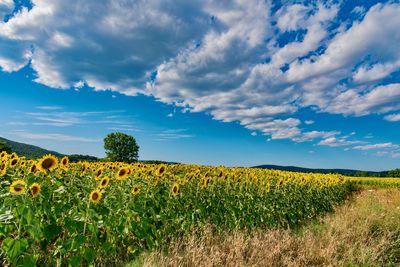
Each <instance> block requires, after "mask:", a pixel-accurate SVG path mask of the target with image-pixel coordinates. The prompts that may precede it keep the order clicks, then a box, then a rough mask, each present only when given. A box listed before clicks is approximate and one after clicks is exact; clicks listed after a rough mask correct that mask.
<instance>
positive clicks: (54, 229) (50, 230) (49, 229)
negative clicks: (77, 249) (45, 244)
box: [44, 224, 62, 240]
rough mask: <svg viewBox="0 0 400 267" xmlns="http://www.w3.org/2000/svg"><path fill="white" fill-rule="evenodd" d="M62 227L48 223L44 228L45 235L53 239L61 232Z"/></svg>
mask: <svg viewBox="0 0 400 267" xmlns="http://www.w3.org/2000/svg"><path fill="white" fill-rule="evenodd" d="M61 231H62V228H61V227H60V226H58V225H55V224H50V225H47V226H46V227H45V228H44V236H45V238H46V239H48V240H49V239H52V238H53V237H55V236H57V235H58V234H59V233H61Z"/></svg>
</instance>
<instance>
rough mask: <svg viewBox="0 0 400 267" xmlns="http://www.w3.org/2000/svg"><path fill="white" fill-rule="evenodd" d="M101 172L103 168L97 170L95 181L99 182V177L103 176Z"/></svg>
mask: <svg viewBox="0 0 400 267" xmlns="http://www.w3.org/2000/svg"><path fill="white" fill-rule="evenodd" d="M103 171H104V169H103V168H100V169H98V170H97V171H96V176H95V179H96V180H100V177H101V176H102V175H103Z"/></svg>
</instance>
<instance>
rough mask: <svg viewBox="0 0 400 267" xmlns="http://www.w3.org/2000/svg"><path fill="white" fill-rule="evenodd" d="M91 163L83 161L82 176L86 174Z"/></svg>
mask: <svg viewBox="0 0 400 267" xmlns="http://www.w3.org/2000/svg"><path fill="white" fill-rule="evenodd" d="M88 166H89V164H88V163H87V162H84V163H82V167H81V174H80V176H81V177H82V176H83V175H85V172H86V170H87V168H88Z"/></svg>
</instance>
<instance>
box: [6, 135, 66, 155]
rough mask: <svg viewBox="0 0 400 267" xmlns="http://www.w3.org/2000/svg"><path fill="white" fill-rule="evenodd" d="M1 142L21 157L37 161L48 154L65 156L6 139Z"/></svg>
mask: <svg viewBox="0 0 400 267" xmlns="http://www.w3.org/2000/svg"><path fill="white" fill-rule="evenodd" d="M0 140H1V141H3V142H6V143H7V145H8V146H9V147H11V151H12V152H15V153H17V154H18V155H19V156H20V157H26V158H29V159H35V158H40V157H43V156H44V155H47V154H53V155H55V156H57V157H63V156H65V155H63V154H60V153H57V152H54V151H50V150H47V149H43V148H40V147H38V146H34V145H28V144H24V143H19V142H15V141H11V140H8V139H6V138H3V137H0Z"/></svg>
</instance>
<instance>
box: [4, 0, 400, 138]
mask: <svg viewBox="0 0 400 267" xmlns="http://www.w3.org/2000/svg"><path fill="white" fill-rule="evenodd" d="M11 2H12V1H9V0H7V1H6V0H1V1H0V15H1V14H2V13H1V12H2V11H1V10H2V9H1V7H2V6H7V7H8V9H7V10H8V12H10V9H12V8H13V3H11ZM4 3H6V4H4ZM32 5H33V7H32V9H30V10H28V9H27V8H22V9H21V10H20V11H19V12H17V13H16V14H14V15H13V16H12V17H11V18H10V19H9V20H8V21H7V22H0V67H1V69H2V70H3V71H6V72H11V71H16V70H19V69H21V68H22V67H24V66H26V65H27V64H29V66H30V67H31V68H32V69H33V70H34V71H35V73H36V78H35V81H36V82H38V83H42V84H45V85H47V86H50V87H54V88H63V89H66V88H80V87H83V86H84V85H85V84H86V85H88V86H89V87H93V88H94V89H95V90H106V89H110V90H113V91H117V92H119V93H122V94H126V95H136V94H138V93H141V94H145V95H152V96H154V97H155V98H156V99H157V100H159V101H162V102H164V103H168V104H173V105H176V106H180V107H182V108H184V109H185V110H189V111H192V112H207V113H209V114H211V115H212V116H213V118H215V119H217V120H221V121H225V122H232V121H237V122H239V123H240V124H241V125H243V126H244V127H246V128H248V129H250V130H253V131H259V132H261V133H262V134H265V135H267V136H269V137H270V138H271V139H292V140H294V141H296V142H302V141H309V140H314V139H318V138H321V139H323V140H321V141H320V143H319V144H320V145H329V146H340V145H344V144H346V145H349V144H351V142H355V141H348V140H347V139H346V138H343V137H338V136H337V135H338V134H337V133H334V132H329V131H328V132H327V131H323V130H313V131H310V130H308V129H304V128H301V127H300V124H301V121H300V120H299V119H297V118H295V117H296V116H295V115H296V112H297V111H298V110H299V109H301V108H304V107H313V108H314V109H315V111H317V112H318V111H319V112H328V113H334V114H343V115H354V116H363V115H368V114H371V113H379V114H385V113H388V112H396V111H397V110H399V109H400V104H399V103H400V81H399V80H398V77H397V76H393V77H392V79H389V80H385V79H387V78H388V77H391V76H392V75H393V74H394V73H396V72H397V71H398V70H399V68H400V49H399V48H398V44H399V43H400V33H399V30H398V29H399V28H400V20H399V19H398V14H399V13H400V4H399V3H396V2H388V3H385V4H381V3H379V4H376V5H374V6H373V7H371V8H369V9H367V8H365V7H363V6H359V7H356V8H355V9H354V10H353V11H347V12H353V14H359V15H360V20H357V21H353V22H352V24H350V25H349V21H347V19H345V20H343V19H342V18H341V17H340V16H339V14H340V11H341V10H342V6H341V4H340V3H337V4H332V2H330V1H327V2H323V1H316V2H313V3H312V4H303V3H296V4H294V3H291V2H285V3H283V5H282V6H281V7H280V8H279V9H278V10H277V11H276V12H275V11H274V8H275V6H274V5H273V2H272V1H262V0H248V1H243V0H236V1H225V0H224V1H197V0H194V1H180V0H179V1H174V2H173V3H171V2H165V1H162V0H146V1H145V0H139V1H128V0H122V1H111V0H107V1H94V0H88V1H83V2H82V1H77V0H71V1H62V0H32ZM3 13H4V12H3ZM361 15H363V16H361ZM284 36H291V37H284ZM282 40H283V41H282ZM395 116H396V115H387V116H386V117H385V118H386V119H387V120H389V121H394V120H397V119H396V118H397V117H395ZM52 122H53V123H63V122H59V121H57V122H54V121H52ZM48 123H50V121H48ZM305 124H306V125H310V124H311V121H306V122H305ZM308 127H309V126H308Z"/></svg>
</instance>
